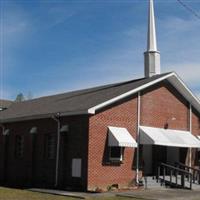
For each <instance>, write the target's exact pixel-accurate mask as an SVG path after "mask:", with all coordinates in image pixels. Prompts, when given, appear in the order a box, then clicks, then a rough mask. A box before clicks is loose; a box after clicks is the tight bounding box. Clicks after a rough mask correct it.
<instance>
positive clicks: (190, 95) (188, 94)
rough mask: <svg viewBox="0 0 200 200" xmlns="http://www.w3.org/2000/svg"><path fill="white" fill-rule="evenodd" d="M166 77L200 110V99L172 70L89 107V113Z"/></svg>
mask: <svg viewBox="0 0 200 200" xmlns="http://www.w3.org/2000/svg"><path fill="white" fill-rule="evenodd" d="M173 77H175V78H176V79H175V80H174V79H172V78H173ZM165 79H167V80H168V81H169V82H170V83H171V84H172V85H173V86H174V87H175V88H176V89H177V90H178V91H179V92H180V93H181V94H182V95H183V96H184V97H185V99H186V100H187V101H188V102H190V103H191V105H192V106H193V107H194V108H195V109H197V110H198V111H199V112H200V100H199V99H198V98H197V97H196V96H195V95H193V93H192V92H191V90H190V89H189V88H188V87H187V86H186V85H185V84H184V83H183V81H182V80H181V79H180V78H179V76H178V75H177V74H176V73H175V72H171V73H170V74H168V75H166V76H163V77H161V78H158V79H156V80H154V81H151V82H149V83H147V84H144V85H142V86H140V87H137V88H135V89H133V90H130V91H128V92H126V93H124V94H121V95H119V96H117V97H114V98H112V99H110V100H108V101H105V102H103V103H100V104H98V105H96V106H94V107H92V108H89V109H88V113H89V114H95V113H96V110H98V109H101V108H104V107H105V106H109V105H111V104H113V103H115V102H117V101H119V100H121V99H124V98H126V97H129V96H130V95H133V94H135V93H137V92H139V91H141V90H144V89H146V88H148V87H150V86H152V85H154V84H156V83H159V82H161V81H163V80H165ZM174 81H175V82H174ZM175 83H176V84H177V83H179V84H180V86H182V90H184V92H185V93H186V94H183V93H184V92H183V91H181V88H180V87H179V86H176V85H175Z"/></svg>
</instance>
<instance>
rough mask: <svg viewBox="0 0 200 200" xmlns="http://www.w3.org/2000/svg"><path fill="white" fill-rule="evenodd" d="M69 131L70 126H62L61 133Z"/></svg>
mask: <svg viewBox="0 0 200 200" xmlns="http://www.w3.org/2000/svg"><path fill="white" fill-rule="evenodd" d="M68 131H69V125H62V127H61V128H60V132H61V133H64V132H68Z"/></svg>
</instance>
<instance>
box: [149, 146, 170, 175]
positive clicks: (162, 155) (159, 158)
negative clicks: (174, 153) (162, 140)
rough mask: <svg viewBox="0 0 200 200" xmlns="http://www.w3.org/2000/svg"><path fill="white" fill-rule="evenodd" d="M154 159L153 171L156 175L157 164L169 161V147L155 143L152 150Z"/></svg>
mask: <svg viewBox="0 0 200 200" xmlns="http://www.w3.org/2000/svg"><path fill="white" fill-rule="evenodd" d="M152 154H153V155H152V159H153V163H152V164H153V165H152V167H153V173H154V175H155V174H156V173H157V171H156V170H157V166H158V164H159V163H166V162H167V147H165V146H158V145H153V152H152Z"/></svg>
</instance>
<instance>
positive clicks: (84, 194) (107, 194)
mask: <svg viewBox="0 0 200 200" xmlns="http://www.w3.org/2000/svg"><path fill="white" fill-rule="evenodd" d="M28 190H29V191H32V192H40V193H46V194H53V195H60V196H66V197H73V198H78V199H88V198H90V199H91V198H94V197H114V196H116V193H112V192H105V193H90V192H71V191H63V190H53V189H39V188H31V189H28Z"/></svg>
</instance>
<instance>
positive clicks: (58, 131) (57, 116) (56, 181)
mask: <svg viewBox="0 0 200 200" xmlns="http://www.w3.org/2000/svg"><path fill="white" fill-rule="evenodd" d="M59 117H60V113H57V114H56V115H54V116H52V119H53V120H55V121H56V122H57V146H56V169H55V187H57V186H58V174H59V173H58V171H59V159H60V119H59Z"/></svg>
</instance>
